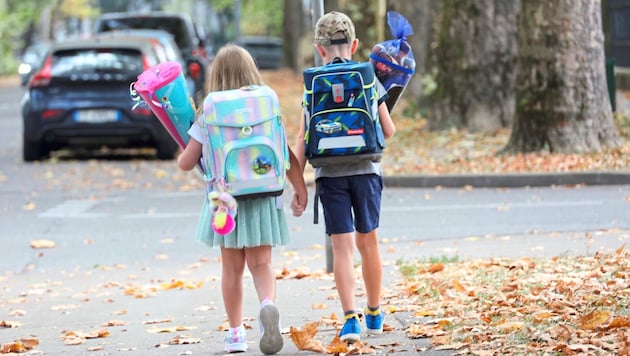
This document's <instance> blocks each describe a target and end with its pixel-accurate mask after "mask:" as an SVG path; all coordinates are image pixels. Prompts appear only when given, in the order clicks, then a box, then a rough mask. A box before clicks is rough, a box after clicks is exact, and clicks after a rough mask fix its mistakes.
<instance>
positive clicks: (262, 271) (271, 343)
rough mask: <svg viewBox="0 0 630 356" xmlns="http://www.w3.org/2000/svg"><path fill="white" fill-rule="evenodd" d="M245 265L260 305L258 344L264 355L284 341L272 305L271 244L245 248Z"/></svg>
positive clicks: (273, 285) (273, 278) (273, 294)
mask: <svg viewBox="0 0 630 356" xmlns="http://www.w3.org/2000/svg"><path fill="white" fill-rule="evenodd" d="M245 259H246V260H247V267H248V268H249V271H250V272H251V274H252V277H253V278H254V286H255V287H256V293H257V294H258V300H259V301H260V302H261V305H260V314H259V321H260V331H261V333H262V335H261V338H260V341H259V343H258V346H259V348H260V351H261V352H262V353H263V354H265V355H273V354H276V353H278V352H279V351H280V350H281V349H282V346H283V345H284V341H283V339H282V333H281V332H280V314H279V312H278V308H277V307H276V306H275V305H274V303H275V300H276V277H275V275H274V273H273V268H272V266H271V246H259V247H253V248H247V249H245Z"/></svg>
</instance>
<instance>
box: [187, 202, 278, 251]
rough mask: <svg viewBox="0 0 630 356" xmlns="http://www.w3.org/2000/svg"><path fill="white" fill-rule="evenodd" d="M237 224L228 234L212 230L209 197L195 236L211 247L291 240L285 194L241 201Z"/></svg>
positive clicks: (237, 246) (252, 245) (273, 243)
mask: <svg viewBox="0 0 630 356" xmlns="http://www.w3.org/2000/svg"><path fill="white" fill-rule="evenodd" d="M237 203H238V208H237V213H236V219H235V222H236V227H235V229H234V231H232V232H231V233H230V234H228V235H219V234H217V233H215V232H214V231H213V230H212V224H211V221H210V220H211V213H210V208H209V206H208V200H207V199H204V202H203V206H202V208H201V214H200V215H199V221H198V222H197V233H196V239H197V241H199V242H202V243H204V244H206V245H207V246H209V247H227V248H244V247H258V246H282V245H286V244H288V243H289V241H290V237H289V228H288V226H287V221H286V218H285V215H284V210H283V207H282V196H280V197H266V198H257V199H247V200H238V199H237Z"/></svg>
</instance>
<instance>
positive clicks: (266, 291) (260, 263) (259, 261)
mask: <svg viewBox="0 0 630 356" xmlns="http://www.w3.org/2000/svg"><path fill="white" fill-rule="evenodd" d="M245 259H246V261H247V268H248V269H249V271H250V272H251V274H252V278H253V279H254V286H255V288H256V293H257V294H258V301H259V302H262V301H263V300H264V299H265V298H268V299H269V300H271V301H272V302H275V300H276V277H275V275H274V272H273V266H272V265H271V246H259V247H250V248H247V249H245Z"/></svg>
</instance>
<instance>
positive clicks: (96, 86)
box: [21, 39, 178, 162]
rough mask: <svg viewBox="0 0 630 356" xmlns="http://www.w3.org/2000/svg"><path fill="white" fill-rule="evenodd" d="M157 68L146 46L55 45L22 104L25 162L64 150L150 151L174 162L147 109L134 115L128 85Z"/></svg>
mask: <svg viewBox="0 0 630 356" xmlns="http://www.w3.org/2000/svg"><path fill="white" fill-rule="evenodd" d="M157 63H159V59H158V56H157V55H156V53H155V50H154V48H153V47H152V46H151V44H149V43H147V41H130V40H128V39H125V40H120V39H86V40H77V41H73V42H64V43H62V44H55V45H53V47H52V48H51V50H50V51H49V53H48V55H47V57H46V58H45V59H44V61H43V64H42V67H41V68H40V69H39V71H37V72H35V73H34V74H33V75H32V78H31V80H30V82H29V84H28V86H27V88H26V90H25V93H24V97H23V99H22V103H21V106H22V117H23V120H24V123H23V128H24V135H23V158H24V161H27V162H28V161H34V160H39V159H42V158H45V157H47V156H48V155H49V153H50V152H51V151H52V150H56V149H60V148H65V147H82V148H100V147H103V146H106V147H112V148H119V147H122V148H136V147H152V148H155V149H156V152H157V157H158V158H160V159H171V158H173V157H174V155H175V153H176V152H177V149H178V146H177V144H176V142H175V141H174V140H173V139H172V138H171V137H170V136H169V134H168V133H167V131H166V130H165V129H164V127H163V126H162V124H161V123H160V121H159V120H158V119H157V118H156V117H155V116H154V114H153V113H152V111H151V110H150V109H149V108H148V107H146V106H140V107H137V108H135V109H133V108H134V106H135V104H136V103H137V102H135V101H134V100H132V97H131V95H130V84H131V83H132V82H135V81H136V79H137V76H138V75H139V74H140V73H142V72H143V71H144V70H146V69H147V68H149V67H151V66H153V65H156V64H157Z"/></svg>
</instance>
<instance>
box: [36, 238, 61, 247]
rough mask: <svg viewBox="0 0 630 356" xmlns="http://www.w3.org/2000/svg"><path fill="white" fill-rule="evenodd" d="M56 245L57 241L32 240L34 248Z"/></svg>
mask: <svg viewBox="0 0 630 356" xmlns="http://www.w3.org/2000/svg"><path fill="white" fill-rule="evenodd" d="M56 246H57V245H56V244H55V242H54V241H50V240H43V239H39V240H33V241H31V247H32V248H54V247H56Z"/></svg>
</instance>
